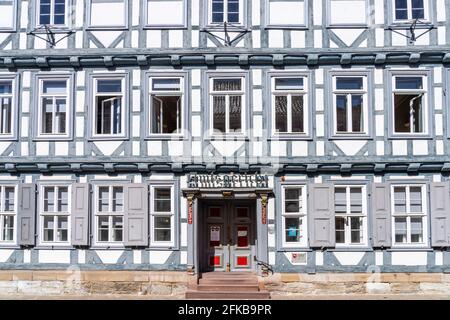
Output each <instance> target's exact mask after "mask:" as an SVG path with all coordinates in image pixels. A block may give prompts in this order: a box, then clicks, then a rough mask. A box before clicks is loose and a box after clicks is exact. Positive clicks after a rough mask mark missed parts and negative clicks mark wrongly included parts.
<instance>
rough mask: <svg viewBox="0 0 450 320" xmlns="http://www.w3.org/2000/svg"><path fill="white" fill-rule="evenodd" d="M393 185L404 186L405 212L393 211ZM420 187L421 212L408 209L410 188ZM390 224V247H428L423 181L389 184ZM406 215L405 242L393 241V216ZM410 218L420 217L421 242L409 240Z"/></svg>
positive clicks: (425, 186) (426, 205) (426, 204)
mask: <svg viewBox="0 0 450 320" xmlns="http://www.w3.org/2000/svg"><path fill="white" fill-rule="evenodd" d="M395 187H405V188H406V199H405V201H406V212H403V213H396V212H395V193H394V188H395ZM411 187H421V189H422V190H421V195H422V210H423V212H414V213H413V212H411V211H410V205H411V201H410V188H411ZM390 191H391V212H392V214H391V225H392V229H391V232H392V247H428V202H427V196H428V193H427V185H426V184H425V183H393V184H391V190H390ZM403 217H406V243H397V242H395V218H403ZM411 218H422V232H423V234H422V238H423V242H422V243H419V242H411Z"/></svg>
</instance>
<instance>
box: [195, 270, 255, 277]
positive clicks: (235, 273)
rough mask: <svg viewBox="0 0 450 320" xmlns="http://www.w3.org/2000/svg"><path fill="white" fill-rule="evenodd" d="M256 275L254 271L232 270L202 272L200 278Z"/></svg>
mask: <svg viewBox="0 0 450 320" xmlns="http://www.w3.org/2000/svg"><path fill="white" fill-rule="evenodd" d="M231 276H233V277H237V278H239V277H241V278H246V277H255V278H256V277H257V275H256V273H254V272H245V271H233V272H204V273H202V278H219V277H225V278H226V277H231Z"/></svg>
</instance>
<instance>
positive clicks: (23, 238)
mask: <svg viewBox="0 0 450 320" xmlns="http://www.w3.org/2000/svg"><path fill="white" fill-rule="evenodd" d="M18 192H19V194H18V199H19V205H18V212H17V218H18V219H17V220H18V223H17V225H18V232H17V235H18V236H17V242H18V244H19V245H23V246H33V245H34V244H35V240H36V239H35V236H36V232H35V230H36V229H35V221H36V185H35V184H34V183H23V184H19V187H18Z"/></svg>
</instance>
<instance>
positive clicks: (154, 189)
mask: <svg viewBox="0 0 450 320" xmlns="http://www.w3.org/2000/svg"><path fill="white" fill-rule="evenodd" d="M174 204H175V203H174V197H173V186H151V205H150V217H151V222H150V224H151V226H152V230H151V243H152V244H153V245H163V246H173V245H174V214H175V210H174V209H175V208H174Z"/></svg>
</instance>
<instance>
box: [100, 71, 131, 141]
mask: <svg viewBox="0 0 450 320" xmlns="http://www.w3.org/2000/svg"><path fill="white" fill-rule="evenodd" d="M124 104H125V77H98V78H94V117H93V121H94V123H93V128H94V137H102V136H118V137H123V136H124V135H125V128H124V127H125V105H124Z"/></svg>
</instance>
